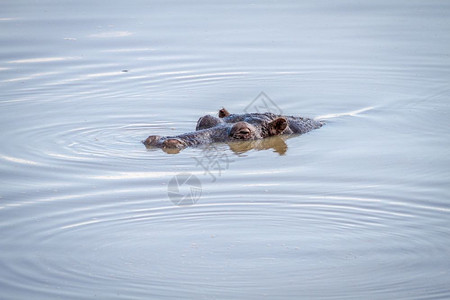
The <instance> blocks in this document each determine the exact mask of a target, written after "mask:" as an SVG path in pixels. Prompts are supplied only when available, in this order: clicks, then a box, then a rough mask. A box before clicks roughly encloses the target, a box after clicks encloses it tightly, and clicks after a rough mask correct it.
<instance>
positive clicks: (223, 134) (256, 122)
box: [143, 109, 322, 153]
mask: <svg viewBox="0 0 450 300" xmlns="http://www.w3.org/2000/svg"><path fill="white" fill-rule="evenodd" d="M321 126H322V123H321V122H318V121H315V120H313V119H308V118H301V117H292V116H287V117H285V116H278V115H274V114H272V113H263V114H261V113H251V114H229V113H228V111H226V110H225V109H221V110H220V111H219V117H218V118H217V117H213V116H210V115H207V116H204V117H202V118H200V119H199V120H198V122H197V127H196V131H194V132H189V133H184V134H180V135H176V136H158V135H151V136H149V137H148V138H147V139H146V140H145V141H143V143H144V144H145V145H146V146H147V147H157V148H162V149H164V150H169V151H166V152H169V153H171V152H173V153H177V152H179V150H181V149H183V148H186V147H190V146H198V145H206V144H212V143H218V142H221V143H223V142H234V141H256V140H262V139H265V138H268V137H273V136H279V135H288V134H302V133H306V132H308V131H311V130H313V129H316V128H319V127H321ZM170 149H173V150H174V151H172V150H170Z"/></svg>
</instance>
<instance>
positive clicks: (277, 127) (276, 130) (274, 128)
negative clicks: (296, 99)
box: [269, 117, 288, 135]
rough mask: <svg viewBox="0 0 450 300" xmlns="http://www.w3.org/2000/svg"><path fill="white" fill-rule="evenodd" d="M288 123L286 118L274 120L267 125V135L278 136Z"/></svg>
mask: <svg viewBox="0 0 450 300" xmlns="http://www.w3.org/2000/svg"><path fill="white" fill-rule="evenodd" d="M287 126H288V121H287V120H286V118H282V117H280V118H276V119H275V120H273V121H272V122H270V123H269V135H279V134H282V133H283V131H284V130H285V129H286V128H287Z"/></svg>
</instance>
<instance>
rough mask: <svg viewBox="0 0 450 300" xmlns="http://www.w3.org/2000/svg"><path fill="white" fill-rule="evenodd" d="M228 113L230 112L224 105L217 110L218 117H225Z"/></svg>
mask: <svg viewBox="0 0 450 300" xmlns="http://www.w3.org/2000/svg"><path fill="white" fill-rule="evenodd" d="M229 115H230V113H229V112H228V110H226V109H225V108H224V107H222V109H221V110H219V118H225V117H228V116H229Z"/></svg>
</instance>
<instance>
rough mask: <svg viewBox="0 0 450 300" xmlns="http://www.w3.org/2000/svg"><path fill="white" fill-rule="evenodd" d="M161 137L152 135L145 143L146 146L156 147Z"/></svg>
mask: <svg viewBox="0 0 450 300" xmlns="http://www.w3.org/2000/svg"><path fill="white" fill-rule="evenodd" d="M160 139H161V137H160V136H159V135H151V136H149V137H148V138H147V139H146V140H145V141H143V143H144V145H146V146H156V145H157V144H158V142H159V140H160Z"/></svg>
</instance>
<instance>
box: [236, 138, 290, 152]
mask: <svg viewBox="0 0 450 300" xmlns="http://www.w3.org/2000/svg"><path fill="white" fill-rule="evenodd" d="M293 136H297V135H277V136H272V137H268V138H265V139H262V140H254V141H243V142H230V143H228V146H229V147H230V149H231V150H232V151H233V152H234V153H236V154H242V153H245V152H248V151H250V150H258V151H260V150H270V149H272V150H273V151H274V152H276V153H278V154H280V155H284V154H286V151H287V149H288V146H287V144H286V142H285V141H286V140H287V139H289V138H291V137H293Z"/></svg>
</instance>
